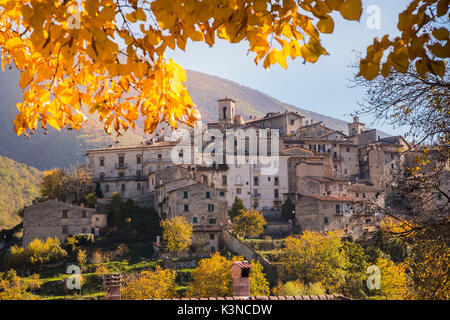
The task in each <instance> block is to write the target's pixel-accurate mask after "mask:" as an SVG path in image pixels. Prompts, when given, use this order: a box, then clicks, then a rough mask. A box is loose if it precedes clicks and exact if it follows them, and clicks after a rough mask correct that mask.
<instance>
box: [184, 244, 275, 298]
mask: <svg viewBox="0 0 450 320" xmlns="http://www.w3.org/2000/svg"><path fill="white" fill-rule="evenodd" d="M239 260H243V259H242V257H239V256H236V257H233V259H232V260H228V259H227V258H225V257H224V256H222V255H220V254H219V253H215V254H214V255H213V256H212V257H211V258H206V259H202V260H200V262H199V263H198V266H197V268H195V269H194V270H193V271H192V277H193V281H192V283H191V284H190V285H189V287H188V290H187V292H186V295H187V296H188V297H225V296H232V294H233V279H232V278H231V270H230V268H231V265H232V264H233V261H239ZM251 264H252V269H251V271H250V279H249V280H250V295H251V296H254V295H268V294H269V293H270V289H269V283H268V282H267V280H266V277H265V275H264V272H263V268H262V265H261V264H260V263H259V262H256V261H254V260H252V261H251Z"/></svg>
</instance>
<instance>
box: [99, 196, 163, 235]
mask: <svg viewBox="0 0 450 320" xmlns="http://www.w3.org/2000/svg"><path fill="white" fill-rule="evenodd" d="M107 213H108V228H109V230H110V232H111V236H112V237H116V238H117V239H116V240H117V241H118V242H122V243H126V242H127V241H132V240H133V239H135V240H136V239H142V240H148V239H154V238H155V237H156V235H158V234H161V228H160V221H159V218H158V215H157V214H156V212H155V211H154V210H153V209H147V208H141V207H139V206H137V205H136V204H135V203H134V201H133V200H131V199H129V200H127V201H126V202H124V201H123V200H122V199H121V197H120V195H119V194H118V193H114V194H113V195H112V201H111V204H110V205H109V207H108V210H107Z"/></svg>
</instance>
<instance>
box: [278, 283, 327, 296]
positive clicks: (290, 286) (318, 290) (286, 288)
mask: <svg viewBox="0 0 450 320" xmlns="http://www.w3.org/2000/svg"><path fill="white" fill-rule="evenodd" d="M325 293H326V290H325V288H324V287H323V286H322V284H321V283H320V282H316V283H312V284H306V285H305V284H304V283H302V282H300V281H298V280H296V281H288V282H286V283H284V284H283V283H281V282H280V283H278V285H277V286H276V287H274V288H273V294H274V295H276V296H301V295H324V294H325Z"/></svg>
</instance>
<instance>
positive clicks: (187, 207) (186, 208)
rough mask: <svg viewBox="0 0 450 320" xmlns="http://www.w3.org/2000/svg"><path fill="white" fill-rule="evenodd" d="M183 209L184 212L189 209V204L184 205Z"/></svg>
mask: <svg viewBox="0 0 450 320" xmlns="http://www.w3.org/2000/svg"><path fill="white" fill-rule="evenodd" d="M184 211H186V212H187V211H189V205H188V204H185V205H184Z"/></svg>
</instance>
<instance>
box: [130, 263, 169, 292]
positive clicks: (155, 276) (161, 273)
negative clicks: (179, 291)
mask: <svg viewBox="0 0 450 320" xmlns="http://www.w3.org/2000/svg"><path fill="white" fill-rule="evenodd" d="M175 277H176V272H175V271H173V270H170V269H162V268H161V267H160V266H156V270H155V271H147V270H144V271H141V273H139V275H132V276H129V277H128V278H127V279H126V280H125V285H124V286H123V288H122V296H123V298H124V299H129V300H138V299H167V298H174V297H176V285H175Z"/></svg>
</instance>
